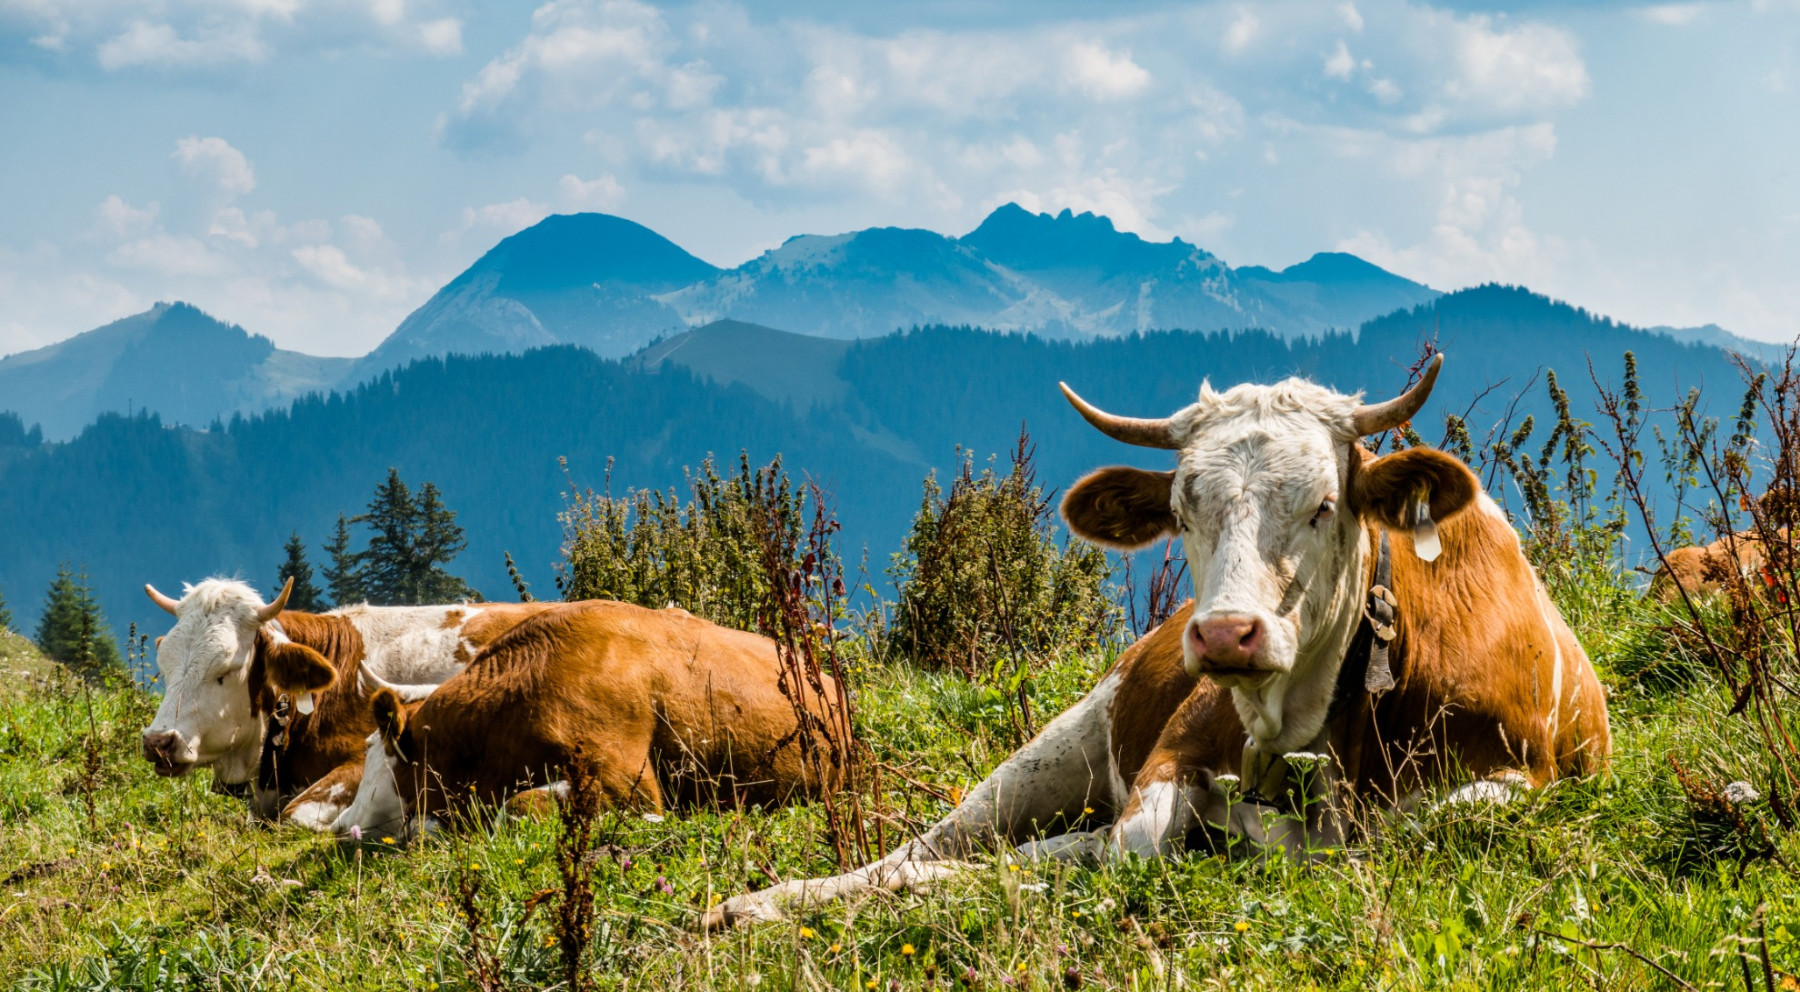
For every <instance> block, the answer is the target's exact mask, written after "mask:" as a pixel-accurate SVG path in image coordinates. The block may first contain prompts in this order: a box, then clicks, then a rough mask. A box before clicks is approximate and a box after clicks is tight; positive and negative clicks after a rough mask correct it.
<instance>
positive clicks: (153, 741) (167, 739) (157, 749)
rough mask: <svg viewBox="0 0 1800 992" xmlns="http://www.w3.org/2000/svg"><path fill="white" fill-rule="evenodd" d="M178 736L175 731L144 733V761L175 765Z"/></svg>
mask: <svg viewBox="0 0 1800 992" xmlns="http://www.w3.org/2000/svg"><path fill="white" fill-rule="evenodd" d="M178 736H179V735H177V734H176V733H175V731H173V730H158V731H151V730H146V731H144V760H145V761H155V762H159V763H161V764H165V765H172V764H174V763H175V745H176V739H177V737H178Z"/></svg>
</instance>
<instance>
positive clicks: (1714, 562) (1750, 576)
mask: <svg viewBox="0 0 1800 992" xmlns="http://www.w3.org/2000/svg"><path fill="white" fill-rule="evenodd" d="M1778 533H1779V534H1780V539H1781V540H1784V541H1785V540H1786V539H1787V532H1786V530H1785V529H1783V530H1781V531H1779V532H1778ZM1778 550H1779V547H1778ZM1734 574H1735V575H1736V576H1737V577H1738V578H1741V579H1743V581H1744V582H1746V583H1747V584H1748V586H1749V588H1751V589H1759V588H1761V589H1769V590H1772V591H1773V593H1774V595H1775V596H1777V597H1779V598H1781V599H1782V601H1784V602H1785V592H1784V591H1783V590H1781V589H1779V588H1777V586H1778V585H1779V579H1778V574H1779V573H1778V572H1777V571H1775V570H1772V569H1771V568H1770V567H1769V560H1768V554H1767V548H1766V547H1765V546H1764V543H1763V539H1762V535H1761V534H1759V533H1758V532H1757V531H1754V530H1746V531H1740V532H1738V533H1735V534H1726V535H1724V536H1721V537H1720V538H1719V539H1718V540H1716V541H1714V542H1712V543H1711V544H1707V545H1702V546H1699V547H1686V548H1675V549H1674V550H1672V551H1670V552H1669V553H1668V554H1666V555H1664V556H1663V561H1662V563H1661V564H1660V565H1658V566H1657V569H1656V572H1655V574H1653V575H1651V576H1650V588H1649V590H1648V591H1647V594H1648V595H1649V596H1650V598H1651V599H1654V600H1656V601H1657V602H1661V603H1679V602H1681V600H1682V593H1683V592H1684V591H1685V592H1686V593H1687V597H1688V598H1689V599H1691V600H1696V601H1697V600H1700V599H1710V598H1712V597H1715V596H1719V595H1721V594H1723V593H1725V592H1726V591H1727V590H1728V589H1729V588H1730V586H1731V582H1732V578H1733V576H1734Z"/></svg>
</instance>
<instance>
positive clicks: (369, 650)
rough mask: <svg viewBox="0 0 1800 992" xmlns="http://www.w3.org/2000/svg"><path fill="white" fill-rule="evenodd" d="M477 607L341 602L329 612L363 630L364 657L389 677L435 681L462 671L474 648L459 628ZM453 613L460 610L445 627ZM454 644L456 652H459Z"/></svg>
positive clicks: (405, 681) (372, 667)
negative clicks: (450, 624)
mask: <svg viewBox="0 0 1800 992" xmlns="http://www.w3.org/2000/svg"><path fill="white" fill-rule="evenodd" d="M480 612H481V611H480V610H479V609H477V608H475V607H471V606H368V605H366V604H365V605H359V606H346V607H343V608H341V609H336V610H332V611H331V613H330V614H328V615H329V616H337V617H343V618H344V619H346V620H348V621H350V623H351V624H352V625H353V626H355V627H356V630H357V632H358V633H360V634H361V635H362V639H363V651H364V655H365V659H364V660H365V661H366V662H367V664H368V666H369V668H370V670H371V671H373V672H374V673H375V674H376V675H379V676H381V677H382V678H383V679H386V680H387V681H389V682H398V683H403V684H427V683H430V684H436V683H441V682H445V681H448V680H449V678H450V677H451V676H452V675H455V674H456V673H457V672H460V671H462V669H463V665H464V659H466V658H467V657H468V656H469V655H471V654H473V650H472V649H471V648H469V646H468V645H466V644H464V642H463V636H462V630H463V627H464V626H466V625H467V624H468V622H469V620H470V619H472V618H473V617H475V616H476V615H477V614H479V613H480ZM452 613H460V614H462V619H461V620H460V621H459V622H457V623H456V624H455V625H454V626H445V623H446V622H447V621H448V620H449V618H450V615H451V614H452ZM459 649H461V652H460V654H459Z"/></svg>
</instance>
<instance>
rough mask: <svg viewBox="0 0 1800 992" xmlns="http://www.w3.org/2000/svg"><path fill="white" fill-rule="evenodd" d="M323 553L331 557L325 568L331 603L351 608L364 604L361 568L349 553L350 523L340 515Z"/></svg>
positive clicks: (365, 595) (366, 596)
mask: <svg viewBox="0 0 1800 992" xmlns="http://www.w3.org/2000/svg"><path fill="white" fill-rule="evenodd" d="M325 553H326V554H328V555H330V556H331V564H329V565H327V566H325V587H326V589H327V590H328V591H329V592H330V593H331V601H332V603H333V604H335V605H337V606H351V605H353V604H356V603H361V602H365V601H366V600H367V599H368V598H369V596H368V593H367V592H366V591H365V590H364V588H363V582H362V568H361V566H360V564H359V563H358V561H357V558H358V556H357V555H355V554H352V553H351V551H350V521H348V520H346V519H344V515H343V514H341V513H340V514H338V518H337V528H336V529H335V530H333V531H332V532H331V540H330V541H329V542H327V543H326V545H325Z"/></svg>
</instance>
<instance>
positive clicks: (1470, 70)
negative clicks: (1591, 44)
mask: <svg viewBox="0 0 1800 992" xmlns="http://www.w3.org/2000/svg"><path fill="white" fill-rule="evenodd" d="M1456 35H1457V39H1456V41H1457V48H1456V55H1457V62H1458V65H1459V67H1460V69H1461V72H1460V74H1459V76H1458V78H1456V79H1453V80H1452V81H1451V82H1450V83H1449V85H1448V86H1446V88H1445V89H1446V92H1447V93H1448V94H1450V95H1451V96H1452V97H1454V98H1457V99H1461V100H1464V101H1468V102H1470V103H1474V104H1478V105H1482V106H1485V107H1489V108H1492V109H1494V110H1497V111H1499V112H1501V113H1520V112H1529V111H1541V110H1545V109H1549V108H1554V107H1563V106H1569V105H1571V104H1573V103H1576V102H1578V101H1580V100H1581V99H1582V98H1584V97H1586V96H1587V95H1588V87H1589V81H1588V73H1587V66H1586V64H1585V63H1584V62H1583V61H1582V59H1581V55H1580V53H1579V52H1578V51H1577V49H1576V44H1575V38H1574V36H1573V35H1571V34H1569V32H1567V31H1564V30H1561V29H1559V28H1553V27H1549V26H1547V25H1542V24H1521V25H1518V26H1517V27H1513V28H1510V29H1502V30H1495V29H1494V27H1493V22H1492V20H1491V19H1489V18H1488V17H1486V16H1477V17H1471V18H1469V19H1467V20H1465V21H1461V22H1458V25H1457V30H1456Z"/></svg>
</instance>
